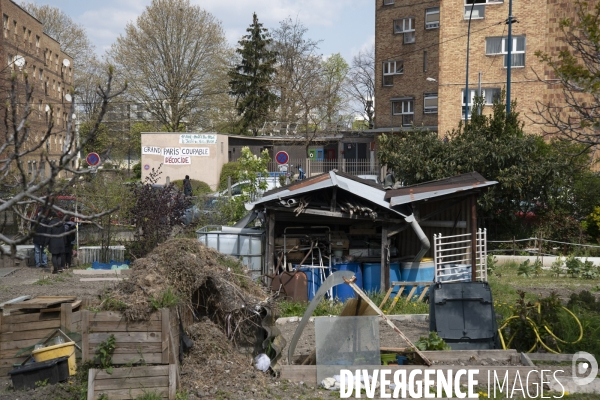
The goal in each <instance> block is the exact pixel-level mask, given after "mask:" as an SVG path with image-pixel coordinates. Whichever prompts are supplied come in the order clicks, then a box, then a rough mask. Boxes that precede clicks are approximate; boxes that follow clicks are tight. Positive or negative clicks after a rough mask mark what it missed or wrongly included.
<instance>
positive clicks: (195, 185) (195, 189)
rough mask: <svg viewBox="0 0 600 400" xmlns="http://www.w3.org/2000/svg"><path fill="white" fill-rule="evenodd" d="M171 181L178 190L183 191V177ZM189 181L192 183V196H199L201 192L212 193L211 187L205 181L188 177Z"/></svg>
mask: <svg viewBox="0 0 600 400" xmlns="http://www.w3.org/2000/svg"><path fill="white" fill-rule="evenodd" d="M172 183H173V185H174V186H175V187H176V188H177V189H179V191H180V192H183V179H177V180H175V181H173V182H172ZM190 183H191V184H192V196H201V195H203V194H207V193H212V189H211V188H210V186H208V183H206V182H202V181H199V180H196V179H190Z"/></svg>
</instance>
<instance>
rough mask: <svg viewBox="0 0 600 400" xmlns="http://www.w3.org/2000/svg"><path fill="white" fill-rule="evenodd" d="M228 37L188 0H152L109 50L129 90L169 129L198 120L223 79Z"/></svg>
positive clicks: (223, 86)
mask: <svg viewBox="0 0 600 400" xmlns="http://www.w3.org/2000/svg"><path fill="white" fill-rule="evenodd" d="M226 51H227V41H226V39H225V34H224V31H223V28H222V27H221V23H220V22H219V21H218V20H217V19H216V18H215V17H214V16H213V15H212V14H210V13H208V12H207V11H205V10H202V9H201V8H200V7H198V6H192V5H191V4H190V2H189V0H153V1H152V3H151V4H150V6H148V7H147V8H146V10H145V11H144V13H142V15H140V16H139V17H138V19H137V21H136V22H135V24H134V23H129V24H127V27H126V28H125V34H124V35H122V36H119V38H117V42H116V43H115V44H114V45H113V47H112V49H111V51H110V53H109V56H110V57H111V58H112V60H114V63H115V64H116V65H117V66H119V67H120V68H119V73H120V74H122V75H123V76H122V77H123V78H124V79H125V80H126V81H127V82H128V83H129V87H130V90H129V91H128V94H129V96H131V98H132V99H133V100H134V101H135V102H137V103H138V104H143V105H145V106H146V107H147V110H148V111H149V112H150V113H151V114H152V115H153V116H154V117H155V118H156V119H157V120H158V121H159V122H160V123H161V124H162V125H164V126H165V128H166V129H168V130H170V131H179V130H182V129H185V127H184V124H185V123H187V124H189V125H194V124H195V123H196V122H197V121H198V120H199V118H200V117H201V114H202V110H204V109H206V108H207V107H209V105H210V102H211V100H212V98H213V96H214V95H215V94H219V93H221V92H227V91H228V88H227V79H223V73H224V71H225V72H226V70H227V65H226Z"/></svg>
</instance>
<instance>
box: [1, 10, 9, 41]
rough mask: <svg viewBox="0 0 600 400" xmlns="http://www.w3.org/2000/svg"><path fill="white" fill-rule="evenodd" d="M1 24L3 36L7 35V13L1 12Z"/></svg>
mask: <svg viewBox="0 0 600 400" xmlns="http://www.w3.org/2000/svg"><path fill="white" fill-rule="evenodd" d="M2 26H3V27H4V37H8V15H6V14H2Z"/></svg>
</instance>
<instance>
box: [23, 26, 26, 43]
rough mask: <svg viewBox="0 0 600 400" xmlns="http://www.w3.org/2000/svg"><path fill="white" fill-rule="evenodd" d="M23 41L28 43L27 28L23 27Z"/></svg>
mask: <svg viewBox="0 0 600 400" xmlns="http://www.w3.org/2000/svg"><path fill="white" fill-rule="evenodd" d="M23 41H24V42H26V41H27V28H25V27H23Z"/></svg>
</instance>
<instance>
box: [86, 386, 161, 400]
mask: <svg viewBox="0 0 600 400" xmlns="http://www.w3.org/2000/svg"><path fill="white" fill-rule="evenodd" d="M149 393H151V394H157V395H159V396H161V398H163V399H168V398H169V397H168V396H169V390H168V388H167V387H166V386H165V387H164V388H152V389H117V390H103V391H102V393H100V392H98V391H96V394H97V396H96V399H97V398H98V397H99V396H100V394H104V395H106V397H105V398H108V399H110V400H132V399H135V398H137V397H138V396H144V395H148V394H149Z"/></svg>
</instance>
